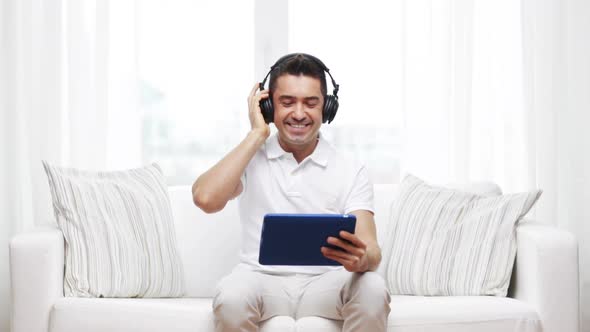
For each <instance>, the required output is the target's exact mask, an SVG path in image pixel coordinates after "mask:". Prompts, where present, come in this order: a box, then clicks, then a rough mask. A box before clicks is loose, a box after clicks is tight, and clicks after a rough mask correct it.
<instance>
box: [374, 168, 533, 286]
mask: <svg viewBox="0 0 590 332" xmlns="http://www.w3.org/2000/svg"><path fill="white" fill-rule="evenodd" d="M541 193H542V191H541V190H533V191H531V192H528V193H518V194H509V195H497V196H483V195H478V194H474V193H469V192H465V191H461V190H457V189H450V188H444V187H439V186H433V185H429V184H426V183H425V182H424V181H422V180H420V179H419V178H417V177H415V176H413V175H407V176H406V177H405V178H404V180H403V181H402V183H401V184H400V189H399V194H398V197H397V199H396V200H395V201H393V203H392V206H391V214H390V218H391V220H390V222H389V229H388V233H387V237H386V241H385V243H384V256H383V257H384V263H386V264H387V266H386V267H385V271H386V278H387V284H388V287H389V290H390V292H391V294H403V295H448V296H450V295H454V296H457V295H494V296H506V293H507V291H508V286H509V283H510V276H511V274H512V267H513V265H514V259H515V255H516V225H517V224H518V222H519V220H520V219H521V218H522V217H523V216H524V215H525V214H526V213H527V212H528V211H529V210H530V209H531V207H532V206H533V204H535V202H536V201H537V200H538V198H539V196H540V195H541Z"/></svg>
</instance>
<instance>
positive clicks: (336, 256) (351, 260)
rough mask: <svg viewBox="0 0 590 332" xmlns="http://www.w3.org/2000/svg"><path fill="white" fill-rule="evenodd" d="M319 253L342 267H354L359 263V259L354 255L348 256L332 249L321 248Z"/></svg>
mask: <svg viewBox="0 0 590 332" xmlns="http://www.w3.org/2000/svg"><path fill="white" fill-rule="evenodd" d="M321 251H322V254H323V255H324V256H325V257H326V258H329V259H332V260H335V261H337V262H339V263H340V264H342V265H345V264H346V265H354V264H356V263H357V262H358V261H359V258H358V257H356V256H354V255H350V254H347V253H345V252H342V251H339V250H335V249H332V248H327V247H322V248H321Z"/></svg>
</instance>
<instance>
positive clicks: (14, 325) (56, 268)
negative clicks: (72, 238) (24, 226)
mask: <svg viewBox="0 0 590 332" xmlns="http://www.w3.org/2000/svg"><path fill="white" fill-rule="evenodd" d="M9 248H10V282H11V297H12V299H11V300H12V313H11V331H12V332H25V331H26V332H41V331H43V332H47V330H48V327H49V314H50V312H51V309H52V308H53V304H54V303H55V302H56V300H57V299H58V298H60V297H63V296H64V295H63V278H64V238H63V234H62V232H61V231H60V230H59V229H57V228H47V229H37V230H34V231H31V232H26V233H21V234H17V235H15V236H14V237H13V238H12V239H11V240H10V244H9Z"/></svg>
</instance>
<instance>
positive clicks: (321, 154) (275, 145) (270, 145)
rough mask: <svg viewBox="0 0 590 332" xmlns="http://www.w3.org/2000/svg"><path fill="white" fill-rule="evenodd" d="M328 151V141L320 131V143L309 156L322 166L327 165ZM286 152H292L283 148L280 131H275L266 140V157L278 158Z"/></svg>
mask: <svg viewBox="0 0 590 332" xmlns="http://www.w3.org/2000/svg"><path fill="white" fill-rule="evenodd" d="M328 153H329V145H328V142H327V141H326V140H325V139H324V137H323V135H322V134H321V132H320V133H319V142H318V145H316V147H315V150H314V151H313V152H312V153H311V155H310V156H309V157H308V158H309V159H311V160H312V161H313V162H314V163H316V164H318V165H320V166H322V167H326V166H327V165H328ZM286 154H290V152H287V151H285V150H283V148H282V147H281V145H280V144H279V134H278V133H275V134H274V135H273V136H271V137H270V138H269V139H268V140H267V141H266V157H267V158H268V159H276V158H279V157H281V156H282V155H286Z"/></svg>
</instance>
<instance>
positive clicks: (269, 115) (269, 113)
mask: <svg viewBox="0 0 590 332" xmlns="http://www.w3.org/2000/svg"><path fill="white" fill-rule="evenodd" d="M260 111H261V112H262V117H263V118H264V122H266V123H271V122H273V121H274V113H275V112H274V108H273V106H272V100H271V98H270V96H269V97H268V98H265V99H261V100H260Z"/></svg>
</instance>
